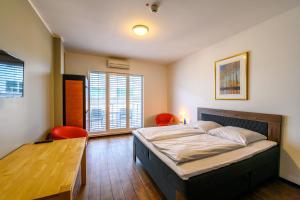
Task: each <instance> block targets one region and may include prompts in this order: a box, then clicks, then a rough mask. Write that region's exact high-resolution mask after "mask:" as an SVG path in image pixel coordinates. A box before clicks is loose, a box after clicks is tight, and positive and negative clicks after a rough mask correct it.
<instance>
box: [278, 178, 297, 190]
mask: <svg viewBox="0 0 300 200" xmlns="http://www.w3.org/2000/svg"><path fill="white" fill-rule="evenodd" d="M279 180H281V181H282V182H284V183H286V184H288V185H290V186H293V187H296V188H298V189H300V185H298V184H297V183H294V182H291V181H289V180H286V179H284V178H282V177H279Z"/></svg>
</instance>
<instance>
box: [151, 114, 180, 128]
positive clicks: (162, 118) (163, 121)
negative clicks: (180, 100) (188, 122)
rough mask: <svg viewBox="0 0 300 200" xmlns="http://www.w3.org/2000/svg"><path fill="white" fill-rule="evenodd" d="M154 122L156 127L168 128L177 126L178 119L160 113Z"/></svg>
mask: <svg viewBox="0 0 300 200" xmlns="http://www.w3.org/2000/svg"><path fill="white" fill-rule="evenodd" d="M155 122H156V125H157V126H169V125H174V124H178V118H177V117H176V116H175V115H172V114H170V113H161V114H158V115H157V116H156V118H155Z"/></svg>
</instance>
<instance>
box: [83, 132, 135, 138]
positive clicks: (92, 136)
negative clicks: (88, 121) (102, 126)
mask: <svg viewBox="0 0 300 200" xmlns="http://www.w3.org/2000/svg"><path fill="white" fill-rule="evenodd" d="M128 134H131V132H129V131H124V132H116V133H101V134H90V135H89V138H97V137H108V136H118V135H128Z"/></svg>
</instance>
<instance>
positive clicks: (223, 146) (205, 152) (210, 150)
mask: <svg viewBox="0 0 300 200" xmlns="http://www.w3.org/2000/svg"><path fill="white" fill-rule="evenodd" d="M152 144H153V145H154V146H155V147H156V148H157V149H158V150H159V151H160V152H162V153H163V154H165V155H166V156H168V157H169V158H171V159H172V160H173V161H174V162H175V163H176V164H179V163H184V162H188V161H192V160H197V159H202V158H207V157H211V156H214V155H218V154H221V153H225V152H228V151H232V150H235V149H238V148H241V147H244V145H241V144H239V143H235V142H232V141H230V140H226V139H222V138H218V137H214V136H211V135H208V134H199V135H193V136H188V137H180V138H174V139H168V140H160V141H154V142H152Z"/></svg>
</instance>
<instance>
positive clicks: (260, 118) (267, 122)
mask: <svg viewBox="0 0 300 200" xmlns="http://www.w3.org/2000/svg"><path fill="white" fill-rule="evenodd" d="M197 114H198V120H211V121H216V122H218V123H220V124H222V125H224V126H229V125H231V126H238V127H242V128H247V129H250V130H254V131H257V130H256V129H259V131H257V132H260V133H261V134H264V135H266V136H267V137H268V140H272V141H275V142H277V143H280V139H281V123H282V116H281V115H273V114H263V113H252V112H241V111H232V110H220V109H212V108H198V109H197Z"/></svg>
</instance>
